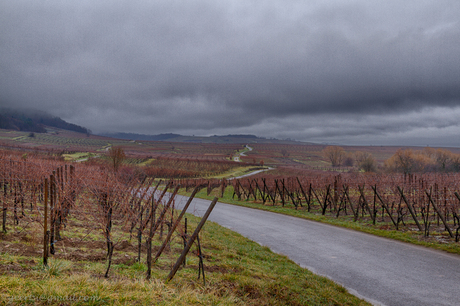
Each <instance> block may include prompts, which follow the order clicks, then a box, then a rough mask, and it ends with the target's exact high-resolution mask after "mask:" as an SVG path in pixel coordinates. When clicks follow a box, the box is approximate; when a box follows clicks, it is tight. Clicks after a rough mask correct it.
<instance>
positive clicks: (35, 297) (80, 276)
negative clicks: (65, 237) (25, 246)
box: [0, 214, 368, 305]
mask: <svg viewBox="0 0 460 306" xmlns="http://www.w3.org/2000/svg"><path fill="white" fill-rule="evenodd" d="M187 218H188V223H189V225H190V227H191V228H194V227H195V226H196V224H197V223H198V222H199V218H196V217H194V216H192V215H189V214H187ZM200 241H201V247H202V252H203V256H204V267H205V271H206V272H205V276H206V285H204V283H203V280H202V279H197V276H198V264H199V261H198V257H197V256H196V253H195V252H196V246H193V247H192V250H191V253H189V255H188V256H187V264H186V266H185V267H183V268H181V269H180V270H179V271H178V272H177V274H176V276H175V277H174V278H173V280H171V281H170V282H165V281H164V280H165V279H166V277H167V275H168V274H169V271H170V269H171V267H172V265H173V264H174V263H175V260H176V259H177V258H178V257H179V253H178V252H180V245H181V243H182V241H181V240H180V239H175V240H174V241H173V243H172V244H171V249H172V250H176V252H172V251H169V252H166V253H165V254H164V255H162V257H161V258H160V260H159V261H158V262H157V263H156V264H155V265H154V266H153V269H152V280H151V281H146V280H145V272H146V265H145V263H144V255H145V254H144V255H143V257H142V261H141V262H138V263H137V262H136V263H131V264H129V263H120V262H118V263H117V262H115V263H114V264H113V265H112V269H111V272H110V277H109V278H108V279H105V278H103V275H104V273H105V269H106V263H104V262H89V261H69V260H62V259H57V258H53V257H51V258H50V260H49V268H43V267H42V261H41V259H40V258H38V257H34V258H33V257H22V256H17V255H12V254H10V253H3V254H1V255H0V264H1V266H2V267H5V266H6V267H13V268H14V269H13V268H11V269H5V268H4V269H2V270H1V271H0V288H1V289H0V300H1V301H3V302H4V303H6V305H8V304H12V305H28V304H33V305H68V304H71V305H132V304H135V305H153V304H154V305H368V304H367V303H366V302H364V301H362V300H360V299H358V298H357V297H355V296H353V295H351V294H349V293H348V292H347V291H346V290H345V289H344V288H343V287H341V286H339V285H337V284H335V283H334V282H332V281H330V280H328V279H327V278H324V277H321V276H318V275H314V274H313V273H311V272H310V271H308V270H306V269H303V268H301V267H299V266H298V265H296V264H295V263H294V262H292V261H291V260H289V259H288V258H287V257H285V256H281V255H278V254H274V253H272V252H271V251H270V250H269V249H268V248H267V247H262V246H260V245H259V244H257V243H255V242H253V241H250V240H249V239H247V238H245V237H243V236H241V235H239V234H237V233H235V232H233V231H231V230H229V229H226V228H223V227H221V226H219V225H218V224H216V223H213V222H207V223H206V225H205V227H204V228H203V230H202V232H201V234H200ZM57 252H58V253H59V252H60V250H59V249H58V250H57ZM58 253H57V254H58ZM116 254H118V255H121V256H125V253H123V252H121V251H116ZM114 255H115V254H114ZM20 263H27V264H28V267H25V268H20V267H19V266H18V264H20Z"/></svg>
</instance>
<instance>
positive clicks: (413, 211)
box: [178, 171, 460, 243]
mask: <svg viewBox="0 0 460 306" xmlns="http://www.w3.org/2000/svg"><path fill="white" fill-rule="evenodd" d="M303 173H304V172H303ZM459 179H460V175H459V174H420V175H414V174H411V175H409V174H408V175H404V174H372V175H370V174H358V173H354V174H351V173H345V174H334V173H325V172H319V171H310V174H309V175H308V176H298V177H277V176H273V175H272V176H270V175H267V174H259V175H256V176H254V177H252V178H248V179H237V180H232V181H218V180H214V181H212V180H211V181H208V188H207V189H208V191H207V194H210V193H211V190H212V189H214V188H218V190H219V191H218V192H217V194H218V195H219V196H222V195H223V194H224V190H225V188H226V186H227V184H228V185H230V186H231V187H232V188H231V190H232V191H231V193H232V198H234V199H238V200H239V201H252V202H254V203H259V204H260V205H264V206H275V207H286V208H292V209H295V210H298V211H307V212H309V213H312V214H316V215H327V216H333V217H334V218H345V220H348V221H350V222H360V223H363V224H370V225H372V226H375V227H377V228H379V229H385V230H397V231H410V232H419V233H420V234H422V235H423V236H424V237H429V236H430V237H431V236H433V237H435V238H436V239H437V240H438V241H439V242H440V243H447V242H449V241H455V242H459V240H460V233H459V232H460V220H459V217H460V195H459V191H460V186H459ZM178 182H180V183H181V184H182V185H183V186H186V187H188V188H192V187H193V186H194V184H195V182H197V181H193V180H178ZM199 183H200V184H203V183H205V182H203V181H199Z"/></svg>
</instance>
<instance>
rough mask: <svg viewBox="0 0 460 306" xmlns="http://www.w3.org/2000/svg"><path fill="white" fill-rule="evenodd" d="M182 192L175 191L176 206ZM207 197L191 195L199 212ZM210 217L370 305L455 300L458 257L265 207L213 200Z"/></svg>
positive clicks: (458, 300) (459, 288) (459, 286)
mask: <svg viewBox="0 0 460 306" xmlns="http://www.w3.org/2000/svg"><path fill="white" fill-rule="evenodd" d="M186 200H187V198H186V197H180V196H178V197H177V199H176V203H177V204H176V207H178V208H181V207H182V206H181V205H184V204H185V202H186ZM209 204H210V201H207V200H202V199H194V200H193V202H192V204H191V205H190V207H189V209H188V212H190V213H193V214H195V215H197V216H202V215H203V214H204V212H205V211H206V209H207V208H208V206H209ZM209 220H210V221H214V222H217V223H219V224H220V225H222V226H225V227H227V228H229V229H232V230H234V231H236V232H238V233H240V234H242V235H243V236H246V237H248V238H249V239H251V240H253V241H256V242H258V243H260V244H261V245H264V246H268V247H269V248H270V249H271V250H272V251H274V252H276V253H279V254H284V255H286V256H288V257H289V258H291V259H292V260H293V261H295V262H296V263H297V264H299V265H300V266H302V267H305V268H308V269H309V270H311V271H313V272H315V273H317V274H321V275H325V276H327V277H329V278H330V279H332V280H334V281H335V282H337V283H340V284H341V285H343V286H344V287H346V288H347V289H348V290H349V291H350V292H351V293H352V294H355V295H357V296H359V297H361V298H364V299H366V300H367V301H369V302H371V303H373V304H375V305H414V306H415V305H417V306H419V305H460V256H457V255H450V254H447V253H444V252H440V251H435V250H431V249H427V248H423V247H418V246H414V245H410V244H405V243H402V242H398V241H393V240H389V239H385V238H381V237H377V236H373V235H369V234H365V233H361V232H355V231H352V230H348V229H344V228H340V227H335V226H331V225H327V224H322V223H318V222H314V221H308V220H304V219H299V218H295V217H290V216H285V215H281V214H275V213H271V212H266V211H261V210H256V209H250V208H245V207H240V206H235V205H229V204H223V203H218V204H217V205H216V207H215V208H214V210H213V212H212V213H211V216H210V217H209Z"/></svg>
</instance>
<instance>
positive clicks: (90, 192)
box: [0, 151, 366, 305]
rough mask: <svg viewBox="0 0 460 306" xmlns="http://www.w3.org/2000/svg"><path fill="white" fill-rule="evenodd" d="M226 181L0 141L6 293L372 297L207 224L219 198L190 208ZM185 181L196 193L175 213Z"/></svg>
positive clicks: (218, 299)
mask: <svg viewBox="0 0 460 306" xmlns="http://www.w3.org/2000/svg"><path fill="white" fill-rule="evenodd" d="M43 157H46V158H43ZM227 183H228V182H227V181H225V180H223V181H222V180H215V181H209V180H204V179H201V180H194V186H180V185H179V184H178V183H177V181H176V182H173V181H165V182H161V180H154V179H153V178H147V177H144V178H143V179H140V178H139V176H134V175H133V176H126V173H125V175H119V174H117V173H115V172H114V171H113V170H109V168H106V167H103V166H101V165H92V164H91V163H88V164H86V163H75V164H66V163H65V162H64V161H62V160H60V159H57V158H49V156H41V157H35V156H33V155H24V154H23V152H21V151H0V191H1V193H0V207H2V214H1V217H0V218H1V221H0V222H1V230H2V231H1V233H0V255H1V256H0V262H1V264H0V273H1V277H0V287H2V291H0V300H2V301H7V303H10V304H13V305H16V304H36V305H68V304H66V302H67V303H68V301H74V302H75V301H77V302H78V301H82V302H83V301H85V302H89V303H90V304H91V305H100V304H116V305H126V304H136V303H138V304H142V305H152V304H159V305H170V304H181V305H186V304H198V303H206V304H220V303H223V304H241V305H273V304H274V303H276V304H280V305H302V304H306V303H314V304H319V303H332V302H337V301H338V303H340V304H341V305H364V304H366V303H364V302H363V301H360V300H359V299H358V298H356V297H354V296H352V295H350V294H349V293H348V292H346V290H344V289H343V288H342V287H340V286H338V285H336V284H334V283H333V282H332V281H330V280H327V279H324V278H323V277H320V276H317V275H314V274H312V273H311V272H309V271H307V270H304V269H302V268H300V267H298V266H297V265H295V264H294V263H293V262H292V261H290V260H288V259H287V258H286V257H283V256H278V255H276V254H273V253H272V252H270V251H269V249H268V248H266V247H262V246H260V245H257V244H256V243H254V242H251V241H249V240H248V239H246V238H244V237H241V236H239V235H237V234H236V233H234V232H231V231H230V230H227V229H223V228H221V227H219V226H217V225H216V224H213V223H210V224H208V223H207V222H206V219H207V217H208V216H209V214H210V213H211V211H212V209H213V207H214V205H215V204H216V200H217V199H216V198H215V199H214V201H213V202H212V203H211V205H210V206H209V208H208V210H207V212H206V213H205V214H204V216H203V217H202V218H201V219H200V218H196V217H192V216H190V215H184V213H185V211H186V210H187V207H188V205H189V204H190V202H191V200H192V199H193V197H194V195H195V194H196V193H197V192H198V190H199V189H200V188H203V187H207V192H208V191H212V189H213V188H215V186H214V185H215V184H218V186H220V187H221V188H222V189H221V190H222V191H223V190H224V189H225V187H226V186H227ZM181 187H188V188H189V189H190V188H191V189H190V190H189V191H191V192H192V194H191V196H190V197H189V198H188V200H187V203H185V205H184V203H181V207H182V206H183V208H182V210H181V211H177V210H175V209H174V208H175V206H176V204H177V203H176V198H177V197H175V195H176V193H177V192H178V190H179V188H181ZM167 191H168V192H169V194H170V195H166V192H167ZM205 222H206V229H203V226H204V224H205ZM205 271H206V273H205ZM197 272H198V278H197ZM176 274H177V275H178V276H176V277H175V278H174V276H175V275H176ZM173 278H174V282H171V284H169V281H171V280H172V279H173ZM286 290H287V292H290V294H289V295H286V294H285V293H284V292H286Z"/></svg>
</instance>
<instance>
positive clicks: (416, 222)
mask: <svg viewBox="0 0 460 306" xmlns="http://www.w3.org/2000/svg"><path fill="white" fill-rule="evenodd" d="M397 187H398V190H399V193H400V194H401V197H402V198H403V200H404V202H406V205H407V208H408V209H409V212H410V214H411V216H412V219H414V221H415V224H417V227H418V229H419V231H421V232H423V229H422V226H421V225H420V223H418V220H417V217H416V216H415V213H414V210H413V209H412V205H410V204H409V201H407V199H406V196H405V195H404V193H403V191H402V189H401V188H400V187H399V186H397Z"/></svg>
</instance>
